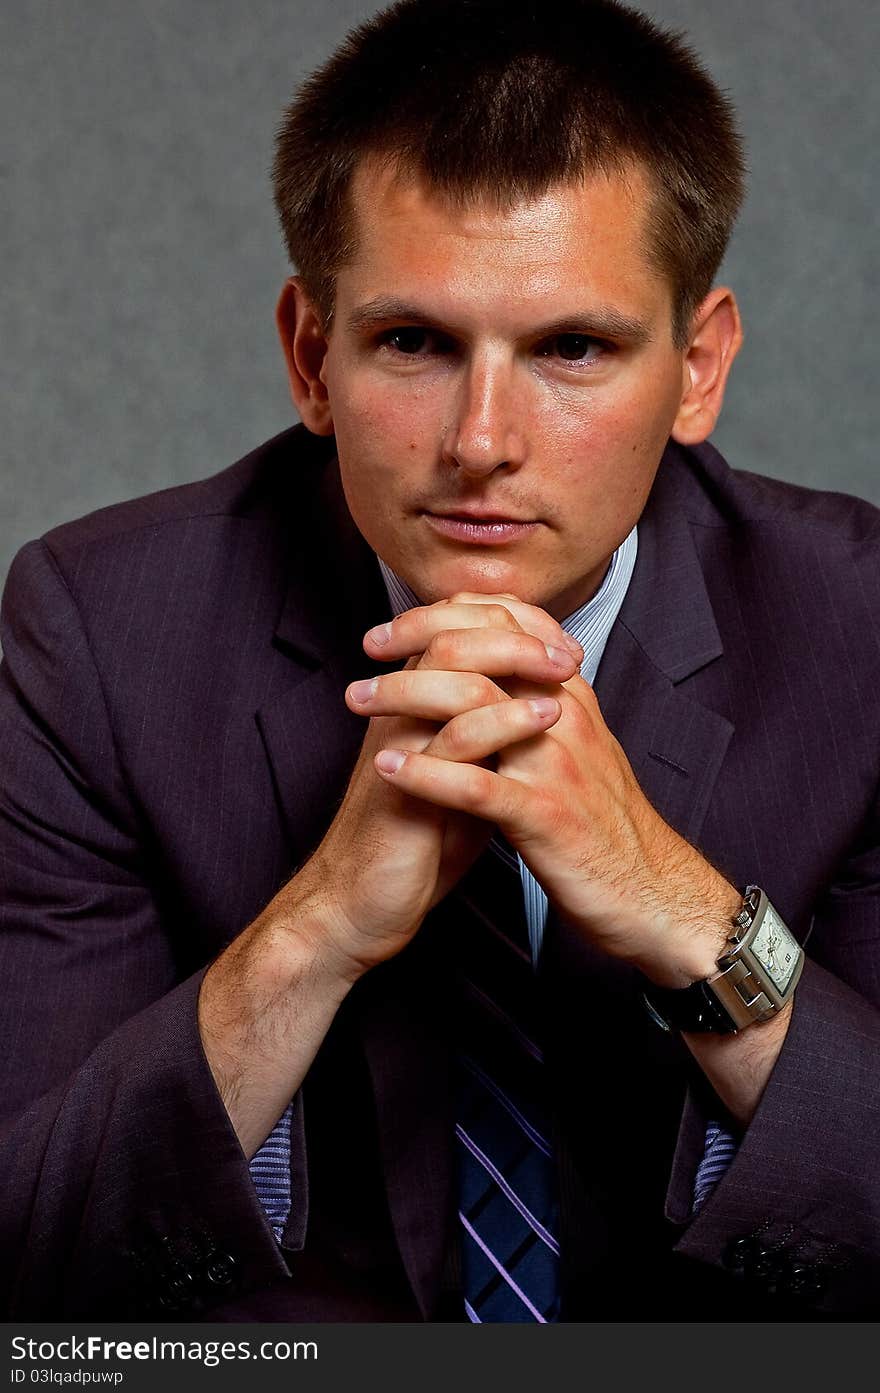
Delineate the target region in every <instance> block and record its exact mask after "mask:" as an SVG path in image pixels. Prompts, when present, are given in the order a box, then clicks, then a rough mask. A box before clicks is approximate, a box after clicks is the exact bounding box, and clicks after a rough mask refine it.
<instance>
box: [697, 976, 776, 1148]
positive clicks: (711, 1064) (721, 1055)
mask: <svg viewBox="0 0 880 1393" xmlns="http://www.w3.org/2000/svg"><path fill="white" fill-rule="evenodd" d="M791 1011H792V1002H791V1001H789V1003H788V1005H787V1006H784V1007H783V1008H782V1010H781V1011H780V1012H779V1015H778V1016H773V1017H772V1018H771V1019H770V1020H769V1021H758V1022H756V1023H755V1024H754V1025H750V1026H749V1027H748V1029H747V1030H742V1031H738V1032H737V1033H736V1034H734V1035H712V1034H709V1033H707V1034H705V1035H697V1034H691V1033H686V1034H683V1035H682V1039H683V1040H684V1042H685V1044H686V1045H687V1047H688V1049H689V1050H690V1052H691V1054H692V1055H693V1056H694V1059H695V1060H696V1061H697V1063H698V1064H699V1066H700V1068H701V1069H702V1071H703V1073H704V1074H705V1075H706V1078H707V1079H708V1080H709V1083H710V1084H711V1085H712V1088H713V1089H714V1090H715V1093H716V1094H717V1095H718V1097H719V1098H720V1100H721V1102H722V1103H723V1104H724V1106H725V1108H726V1109H727V1111H728V1112H729V1113H730V1115H731V1117H733V1118H735V1119H736V1121H737V1122H738V1123H739V1124H740V1126H742V1127H747V1126H748V1125H749V1123H750V1122H751V1120H752V1117H753V1116H754V1113H755V1109H756V1108H757V1106H758V1103H759V1102H760V1101H761V1096H762V1094H763V1092H764V1089H765V1088H766V1086H767V1081H768V1079H769V1078H770V1075H771V1073H772V1072H773V1068H774V1065H775V1064H776V1061H777V1059H778V1058H779V1052H780V1050H781V1049H782V1043H783V1041H784V1039H785V1037H786V1035H787V1033H788V1027H789V1022H790V1020H791Z"/></svg>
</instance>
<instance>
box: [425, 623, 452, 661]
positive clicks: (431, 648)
mask: <svg viewBox="0 0 880 1393" xmlns="http://www.w3.org/2000/svg"><path fill="white" fill-rule="evenodd" d="M457 651H458V642H457V640H456V637H455V632H454V630H452V629H441V630H440V632H439V633H437V634H432V635H431V638H430V639H429V640H428V646H427V648H426V649H425V657H426V658H427V659H428V661H429V663H430V664H431V666H432V667H444V666H445V665H446V664H448V663H454V662H455V659H456V654H457Z"/></svg>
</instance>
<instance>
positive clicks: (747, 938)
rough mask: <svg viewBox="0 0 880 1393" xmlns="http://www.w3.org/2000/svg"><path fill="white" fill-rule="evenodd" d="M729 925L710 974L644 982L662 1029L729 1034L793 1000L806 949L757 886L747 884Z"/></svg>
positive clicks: (649, 1007) (645, 1000) (649, 1004)
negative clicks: (672, 982)
mask: <svg viewBox="0 0 880 1393" xmlns="http://www.w3.org/2000/svg"><path fill="white" fill-rule="evenodd" d="M732 923H733V932H732V933H731V934H729V935H728V939H727V942H728V944H729V947H728V948H726V949H725V951H724V952H723V953H722V954H721V957H720V958H718V960H717V961H718V971H717V972H713V974H712V976H711V977H707V978H706V979H705V980H704V981H702V982H694V983H692V984H691V986H689V987H680V988H678V989H676V988H673V987H657V986H655V985H654V984H653V982H646V983H645V986H644V989H643V991H642V1001H643V1003H644V1005H645V1007H646V1008H647V1011H648V1014H649V1015H650V1016H651V1018H652V1020H654V1021H655V1022H656V1024H657V1025H659V1026H661V1027H662V1028H663V1029H664V1030H693V1031H706V1030H711V1031H715V1032H717V1033H719V1034H722V1035H725V1034H730V1033H731V1032H733V1031H735V1030H744V1029H745V1028H746V1026H748V1025H753V1024H754V1023H755V1021H766V1020H769V1019H770V1017H771V1016H775V1015H776V1014H777V1012H779V1011H781V1010H782V1008H783V1006H784V1005H785V1004H786V1002H787V1001H789V1000H790V999H791V997H792V995H793V993H794V989H795V987H796V986H797V984H798V979H799V977H800V975H801V972H802V970H803V966H804V950H803V948H802V947H801V946H800V944H799V943H798V941H797V939H796V938H795V937H794V934H793V933H792V932H791V930H790V929H788V928H786V926H785V924H784V923H783V921H782V919H781V918H780V916H779V914H778V913H777V911H776V910H775V909H774V908H773V906H772V904H771V903H770V901H769V900H768V898H767V896H766V894H765V893H764V891H763V890H762V889H761V888H760V886H758V885H749V886H747V887H746V893H745V896H744V898H743V902H742V908H741V909H740V911H739V913H738V914H736V915H734V918H733V920H732Z"/></svg>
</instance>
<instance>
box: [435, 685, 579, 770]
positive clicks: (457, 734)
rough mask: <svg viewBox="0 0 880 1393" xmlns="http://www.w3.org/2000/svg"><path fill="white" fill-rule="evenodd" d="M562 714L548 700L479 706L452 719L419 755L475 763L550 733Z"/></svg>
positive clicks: (557, 704)
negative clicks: (547, 732) (510, 746)
mask: <svg viewBox="0 0 880 1393" xmlns="http://www.w3.org/2000/svg"><path fill="white" fill-rule="evenodd" d="M561 712H562V707H561V705H560V703H559V702H558V701H556V700H555V699H554V698H553V697H547V696H543V697H536V698H534V699H533V700H531V701H499V702H496V703H495V705H494V706H481V707H479V708H478V709H477V710H474V711H465V712H463V713H462V714H461V715H460V716H455V717H453V719H452V720H451V721H449V722H447V724H446V725H445V726H444V727H443V729H442V730H440V731H438V732H437V734H436V735H435V736H434V739H433V740H432V741H431V742H430V744H429V745H427V746H426V747H425V748H424V750H423V751H422V753H423V754H426V755H433V756H434V758H435V759H451V760H454V761H456V762H457V763H459V764H465V763H477V762H478V761H479V760H482V759H488V758H489V757H490V756H491V755H494V754H497V753H498V751H499V750H503V749H505V748H506V747H507V746H508V745H513V744H516V743H517V742H519V741H522V740H528V739H530V738H531V737H532V736H534V735H540V734H541V733H542V732H543V731H545V730H549V729H550V727H551V726H553V725H555V723H556V722H557V721H558V720H559V717H560V715H561Z"/></svg>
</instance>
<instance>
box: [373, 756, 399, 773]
mask: <svg viewBox="0 0 880 1393" xmlns="http://www.w3.org/2000/svg"><path fill="white" fill-rule="evenodd" d="M405 759H406V755H405V754H404V753H403V750H382V751H381V752H380V753H379V754H377V755H376V768H377V769H381V771H382V773H383V774H396V773H397V771H398V769H399V768H400V766H401V764H403V761H404V760H405Z"/></svg>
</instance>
